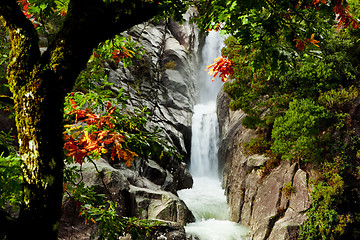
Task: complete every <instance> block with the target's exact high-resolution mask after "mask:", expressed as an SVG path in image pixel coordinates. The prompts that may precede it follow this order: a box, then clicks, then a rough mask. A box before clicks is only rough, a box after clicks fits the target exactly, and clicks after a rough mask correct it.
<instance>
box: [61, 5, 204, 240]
mask: <svg viewBox="0 0 360 240" xmlns="http://www.w3.org/2000/svg"><path fill="white" fill-rule="evenodd" d="M193 14H194V11H188V12H187V13H186V14H185V15H184V18H185V19H189V18H191V16H192V15H193ZM123 34H124V35H126V36H131V38H132V39H133V40H136V41H138V42H139V43H140V44H141V45H142V46H143V47H144V50H145V54H144V56H143V58H142V59H137V60H134V63H133V64H132V66H130V67H128V68H125V67H124V66H123V65H122V63H119V65H116V66H114V64H110V63H109V64H108V65H107V71H108V81H109V82H111V83H113V85H112V86H111V88H112V90H113V91H115V92H117V91H120V89H121V88H123V89H124V91H125V92H126V93H127V94H128V95H129V101H128V109H132V108H134V107H140V108H143V107H145V106H146V107H147V109H148V111H150V112H151V115H150V119H149V124H148V126H147V127H148V128H153V127H155V126H157V127H160V128H161V129H162V130H163V134H164V137H165V138H166V139H167V140H168V141H169V142H170V143H171V144H173V145H174V146H175V147H176V148H177V150H178V152H179V153H180V154H182V155H184V156H185V161H189V158H190V146H191V143H190V141H191V117H192V108H193V105H194V103H195V100H196V97H197V94H196V93H197V87H198V83H197V78H196V76H197V69H198V63H199V59H198V56H199V54H198V53H199V50H200V47H201V38H200V36H199V32H198V31H197V29H196V26H195V25H192V24H189V23H184V24H183V25H180V24H179V23H177V22H174V21H172V20H169V22H165V21H163V22H160V23H154V22H148V23H144V24H140V25H138V26H135V27H133V28H132V29H130V30H129V31H127V32H126V33H123ZM96 165H97V167H96V168H95V166H94V165H93V164H91V163H85V164H83V166H82V168H83V170H84V173H83V180H84V182H85V183H86V184H87V185H90V186H95V189H96V190H97V192H99V193H110V194H111V196H112V198H113V199H115V200H116V201H117V202H118V206H119V211H120V212H121V213H122V214H123V215H124V216H136V217H139V218H143V219H161V220H164V221H165V222H164V224H165V226H161V227H159V229H158V231H157V232H156V233H155V234H154V236H157V237H156V238H155V237H154V239H185V232H184V228H183V226H184V225H185V224H186V223H187V222H189V221H193V219H194V218H193V216H192V214H191V212H190V211H189V210H188V209H187V207H186V206H185V204H184V203H183V201H181V200H180V199H179V198H178V196H177V194H176V191H177V190H179V189H183V188H189V187H191V186H192V182H193V181H192V177H191V175H190V173H189V172H188V170H187V168H186V164H185V162H179V161H177V160H175V159H151V157H150V158H149V159H146V160H145V159H137V160H136V161H135V162H134V163H133V164H132V166H131V167H130V168H128V167H126V166H124V164H111V165H110V164H109V163H108V162H107V161H106V160H104V159H99V160H98V161H96ZM99 176H103V177H102V178H99ZM104 183H105V184H104ZM104 185H105V186H104ZM73 205H74V204H70V203H69V204H68V205H67V206H65V207H64V216H63V219H62V224H61V231H60V239H69V238H70V236H71V239H88V238H89V236H90V235H91V234H92V232H93V231H94V229H95V228H96V226H92V227H85V226H84V222H83V220H82V221H81V220H79V219H77V216H76V215H75V213H74V206H73ZM74 215H75V216H74ZM158 237H161V238H158Z"/></svg>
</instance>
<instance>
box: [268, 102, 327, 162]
mask: <svg viewBox="0 0 360 240" xmlns="http://www.w3.org/2000/svg"><path fill="white" fill-rule="evenodd" d="M330 120H331V115H330V114H329V113H328V112H327V110H326V109H325V108H324V107H323V106H319V105H316V104H315V103H314V101H312V100H311V99H302V100H297V99H294V100H293V101H292V102H291V103H290V106H289V110H288V111H287V112H286V113H285V115H284V116H281V117H278V118H277V119H276V120H275V123H274V128H273V130H272V140H273V144H272V146H271V150H272V151H273V153H274V154H276V155H281V156H282V159H289V160H291V161H299V160H303V161H315V160H316V159H320V158H321V153H322V152H323V150H324V149H323V144H322V136H321V131H323V130H325V129H326V127H328V126H329V123H330Z"/></svg>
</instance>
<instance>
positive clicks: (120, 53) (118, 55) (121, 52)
mask: <svg viewBox="0 0 360 240" xmlns="http://www.w3.org/2000/svg"><path fill="white" fill-rule="evenodd" d="M133 54H134V52H133V51H131V50H128V49H126V48H125V47H120V49H118V50H115V51H114V52H112V58H113V59H115V60H116V61H117V62H120V61H121V59H123V58H132V57H133Z"/></svg>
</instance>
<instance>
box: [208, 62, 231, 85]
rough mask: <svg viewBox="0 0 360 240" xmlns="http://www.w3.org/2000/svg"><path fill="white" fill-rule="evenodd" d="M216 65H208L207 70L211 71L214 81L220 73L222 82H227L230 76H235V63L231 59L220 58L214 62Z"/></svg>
mask: <svg viewBox="0 0 360 240" xmlns="http://www.w3.org/2000/svg"><path fill="white" fill-rule="evenodd" d="M214 62H215V63H213V64H211V65H208V66H207V68H206V70H209V74H210V75H213V78H212V80H213V81H214V79H215V77H216V76H217V75H218V74H219V73H220V75H219V77H220V78H221V81H222V82H226V80H227V78H228V76H229V75H232V74H234V70H233V66H234V63H233V61H231V60H230V59H227V58H226V57H224V56H221V57H218V58H216V59H215V60H214Z"/></svg>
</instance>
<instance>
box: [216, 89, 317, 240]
mask: <svg viewBox="0 0 360 240" xmlns="http://www.w3.org/2000/svg"><path fill="white" fill-rule="evenodd" d="M217 101H218V110H217V113H218V118H219V124H220V134H221V142H220V148H219V161H220V163H219V164H220V167H222V170H223V172H222V173H223V187H224V188H225V192H226V194H227V198H228V202H229V205H230V209H231V219H232V220H233V221H236V222H239V223H241V224H243V225H246V226H249V228H250V230H251V235H252V236H251V237H252V239H253V240H265V239H272V240H275V239H276V240H290V239H297V236H298V233H299V226H300V225H301V224H303V223H304V222H305V220H306V214H305V213H304V212H305V211H306V210H307V209H309V207H310V204H311V199H310V191H309V186H308V176H307V173H306V172H305V171H303V170H301V169H298V166H297V165H296V164H290V163H289V162H286V161H282V162H281V163H280V165H279V166H278V167H276V168H275V169H272V170H271V172H270V173H269V174H268V175H267V176H265V177H262V176H261V169H260V167H261V166H263V165H264V164H265V163H266V161H268V160H269V159H267V158H266V157H265V156H263V155H256V154H255V155H250V156H248V155H244V153H243V144H244V143H246V142H248V141H249V140H250V139H251V138H254V137H256V132H255V131H254V130H250V129H245V128H244V127H243V126H242V125H241V121H242V119H243V118H244V117H245V114H244V113H242V112H241V111H236V112H232V111H230V110H229V108H228V107H227V105H228V103H229V99H228V98H227V96H226V94H225V93H223V92H222V93H220V94H219V95H218V99H217ZM285 186H286V187H287V188H289V186H291V188H290V189H291V190H289V189H286V188H285Z"/></svg>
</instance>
